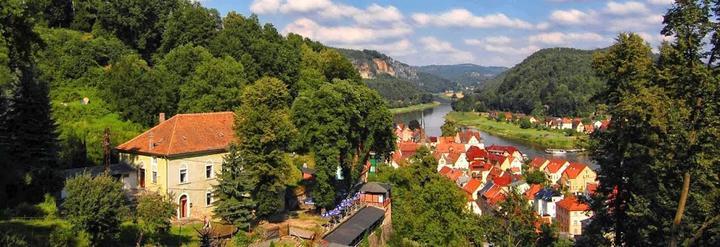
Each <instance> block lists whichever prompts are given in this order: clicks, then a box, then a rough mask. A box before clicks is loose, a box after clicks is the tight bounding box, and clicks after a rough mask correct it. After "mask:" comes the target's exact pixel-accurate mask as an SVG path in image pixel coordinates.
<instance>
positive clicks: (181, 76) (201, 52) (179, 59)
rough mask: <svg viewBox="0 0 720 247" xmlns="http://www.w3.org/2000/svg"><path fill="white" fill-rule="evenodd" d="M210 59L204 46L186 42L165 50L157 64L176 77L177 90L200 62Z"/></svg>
mask: <svg viewBox="0 0 720 247" xmlns="http://www.w3.org/2000/svg"><path fill="white" fill-rule="evenodd" d="M212 59H213V56H212V54H210V51H208V50H207V49H205V48H204V47H202V46H196V45H192V44H187V45H180V46H178V47H175V48H174V49H172V50H170V51H169V52H167V54H165V56H163V58H162V59H161V60H160V61H159V63H158V66H159V67H161V68H163V69H165V70H167V71H168V72H170V74H171V75H175V76H176V77H177V80H178V83H177V84H178V85H177V86H178V91H179V87H180V86H181V85H183V84H185V83H186V82H187V81H189V80H190V79H191V77H192V75H193V73H195V69H196V68H197V67H198V66H199V65H200V64H204V63H207V62H209V61H210V60H212Z"/></svg>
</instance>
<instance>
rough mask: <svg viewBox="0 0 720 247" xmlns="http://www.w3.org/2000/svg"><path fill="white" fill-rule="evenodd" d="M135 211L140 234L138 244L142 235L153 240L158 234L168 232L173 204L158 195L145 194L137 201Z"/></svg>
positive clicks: (173, 210) (172, 214) (172, 213)
mask: <svg viewBox="0 0 720 247" xmlns="http://www.w3.org/2000/svg"><path fill="white" fill-rule="evenodd" d="M136 211H137V213H136V214H137V222H138V226H139V227H140V231H141V234H142V235H141V236H140V238H139V239H138V243H141V242H142V238H143V235H147V237H148V239H150V240H155V239H156V238H157V237H158V235H159V234H161V233H166V232H168V230H170V219H172V217H173V216H175V204H174V203H173V202H172V201H170V200H169V199H168V198H166V197H164V196H161V195H160V194H158V193H147V194H145V195H142V196H140V198H139V199H138V206H137V210H136Z"/></svg>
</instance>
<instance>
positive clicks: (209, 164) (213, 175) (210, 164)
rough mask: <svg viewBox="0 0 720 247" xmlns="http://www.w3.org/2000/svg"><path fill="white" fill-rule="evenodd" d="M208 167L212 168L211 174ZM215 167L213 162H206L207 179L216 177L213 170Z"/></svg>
mask: <svg viewBox="0 0 720 247" xmlns="http://www.w3.org/2000/svg"><path fill="white" fill-rule="evenodd" d="M208 167H209V168H210V174H208ZM213 168H214V167H213V164H212V163H208V164H205V178H207V179H211V178H215V171H214V170H213ZM208 175H210V176H208Z"/></svg>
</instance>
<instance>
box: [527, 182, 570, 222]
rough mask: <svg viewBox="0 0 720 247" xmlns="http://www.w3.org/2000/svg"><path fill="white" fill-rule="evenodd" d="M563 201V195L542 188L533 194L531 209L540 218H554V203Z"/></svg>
mask: <svg viewBox="0 0 720 247" xmlns="http://www.w3.org/2000/svg"><path fill="white" fill-rule="evenodd" d="M562 199H563V195H562V194H561V193H560V192H559V191H557V190H554V189H551V188H543V189H541V190H540V191H538V192H537V193H535V198H534V200H533V209H534V210H535V212H537V214H538V215H540V216H547V217H550V218H553V219H554V218H555V216H556V215H555V213H556V210H555V208H556V203H557V202H559V201H560V200H562Z"/></svg>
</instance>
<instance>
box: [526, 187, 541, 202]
mask: <svg viewBox="0 0 720 247" xmlns="http://www.w3.org/2000/svg"><path fill="white" fill-rule="evenodd" d="M542 188H543V186H542V185H540V184H533V185H530V188H529V189H528V190H527V191H525V194H524V195H525V198H527V199H528V200H530V201H532V200H534V199H535V194H536V193H538V191H540V190H541V189H542Z"/></svg>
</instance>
